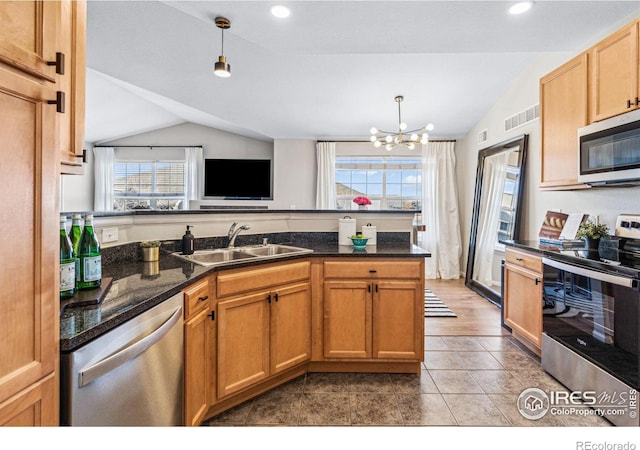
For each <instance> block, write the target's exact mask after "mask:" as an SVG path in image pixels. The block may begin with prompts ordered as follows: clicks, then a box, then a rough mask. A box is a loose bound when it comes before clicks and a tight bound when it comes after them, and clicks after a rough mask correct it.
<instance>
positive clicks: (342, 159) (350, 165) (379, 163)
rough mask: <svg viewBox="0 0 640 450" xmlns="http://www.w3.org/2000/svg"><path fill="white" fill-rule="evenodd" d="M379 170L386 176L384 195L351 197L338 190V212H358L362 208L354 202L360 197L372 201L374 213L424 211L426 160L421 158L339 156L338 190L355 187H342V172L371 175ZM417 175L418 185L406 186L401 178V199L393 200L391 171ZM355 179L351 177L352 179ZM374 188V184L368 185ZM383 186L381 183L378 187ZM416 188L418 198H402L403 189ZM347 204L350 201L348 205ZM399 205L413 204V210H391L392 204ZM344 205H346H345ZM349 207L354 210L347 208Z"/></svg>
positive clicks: (337, 160)
mask: <svg viewBox="0 0 640 450" xmlns="http://www.w3.org/2000/svg"><path fill="white" fill-rule="evenodd" d="M402 161H405V162H406V161H409V163H405V164H403V163H402ZM369 170H376V171H380V172H382V182H381V184H382V193H381V195H370V194H368V193H360V192H356V193H351V194H349V195H340V194H338V192H337V189H336V207H337V208H338V209H341V208H344V209H358V205H356V204H355V203H353V201H352V200H353V198H354V197H355V196H357V195H365V196H366V197H368V198H369V199H370V200H371V201H372V205H371V206H373V208H374V209H378V210H380V211H420V210H421V208H422V203H423V198H422V178H423V162H422V157H419V156H406V155H402V156H338V157H336V163H335V177H336V188H337V186H338V184H342V185H343V186H346V187H348V188H349V189H352V186H353V185H354V183H353V182H350V183H349V184H348V185H347V184H344V183H340V182H339V181H338V179H339V177H338V172H339V171H351V172H356V171H369ZM394 170H398V171H405V170H407V171H409V170H411V171H416V173H417V179H418V180H417V181H416V182H415V183H404V182H403V179H402V178H401V180H400V183H393V184H399V187H400V195H398V196H391V195H389V186H388V185H389V183H388V175H389V171H394ZM352 176H353V175H351V177H352ZM364 184H365V185H366V184H373V183H366V181H365V183H364ZM375 184H379V183H375ZM405 184H406V185H413V186H416V195H403V194H402V186H403V185H405ZM345 200H349V201H348V202H345ZM394 201H398V202H400V204H402V205H404V204H406V203H407V202H411V201H412V202H413V203H414V207H413V208H404V207H403V208H392V207H390V206H389V205H390V203H391V202H394ZM341 203H342V204H341ZM346 205H349V207H350V208H346Z"/></svg>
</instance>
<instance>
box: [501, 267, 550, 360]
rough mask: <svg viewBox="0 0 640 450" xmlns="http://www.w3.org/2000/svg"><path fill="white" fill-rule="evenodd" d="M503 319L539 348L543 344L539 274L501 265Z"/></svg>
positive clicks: (540, 277)
mask: <svg viewBox="0 0 640 450" xmlns="http://www.w3.org/2000/svg"><path fill="white" fill-rule="evenodd" d="M504 268H505V270H504V305H503V308H504V322H505V323H506V324H507V325H509V326H510V327H511V329H512V330H513V331H516V332H517V333H519V334H520V335H521V336H523V337H524V338H525V339H526V340H527V341H529V342H530V343H532V344H533V345H534V346H536V347H537V348H538V349H539V348H540V346H541V345H542V276H541V274H539V273H536V272H532V271H530V270H527V269H522V268H520V267H518V266H515V265H512V264H505V266H504Z"/></svg>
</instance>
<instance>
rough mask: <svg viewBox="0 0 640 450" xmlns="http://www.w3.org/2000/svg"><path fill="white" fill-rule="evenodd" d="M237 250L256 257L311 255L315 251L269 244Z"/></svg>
mask: <svg viewBox="0 0 640 450" xmlns="http://www.w3.org/2000/svg"><path fill="white" fill-rule="evenodd" d="M237 250H240V251H242V252H244V253H249V254H251V255H255V256H271V257H275V256H288V255H292V254H298V253H311V252H312V251H313V250H309V249H306V248H301V247H291V246H289V245H281V244H268V245H261V246H256V247H239V248H238V249H237Z"/></svg>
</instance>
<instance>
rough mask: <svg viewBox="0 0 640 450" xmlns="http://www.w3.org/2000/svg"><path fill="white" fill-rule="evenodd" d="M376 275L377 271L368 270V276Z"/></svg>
mask: <svg viewBox="0 0 640 450" xmlns="http://www.w3.org/2000/svg"><path fill="white" fill-rule="evenodd" d="M377 273H378V271H377V270H370V271H369V274H371V275H375V274H377Z"/></svg>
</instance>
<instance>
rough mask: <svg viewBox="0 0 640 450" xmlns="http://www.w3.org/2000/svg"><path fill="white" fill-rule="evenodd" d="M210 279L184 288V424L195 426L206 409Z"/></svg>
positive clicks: (207, 400)
mask: <svg viewBox="0 0 640 450" xmlns="http://www.w3.org/2000/svg"><path fill="white" fill-rule="evenodd" d="M211 300H212V296H211V295H210V280H209V278H205V279H203V280H201V281H199V282H196V283H194V284H193V285H192V286H189V287H188V288H187V289H185V290H184V305H185V306H184V311H185V313H184V318H185V321H184V386H185V389H184V424H185V425H186V426H197V425H199V424H200V423H201V422H202V420H203V419H204V417H205V415H206V413H207V411H208V409H209V385H210V380H209V377H210V375H209V367H210V357H211V356H210V352H211V345H210V337H209V333H210V327H211V325H210V323H211V322H212V321H211V319H212V318H214V317H215V313H214V312H212V311H211V305H210V301H211Z"/></svg>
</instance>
